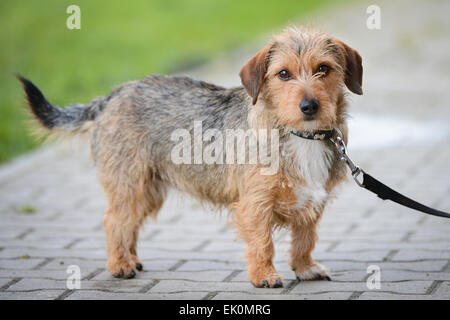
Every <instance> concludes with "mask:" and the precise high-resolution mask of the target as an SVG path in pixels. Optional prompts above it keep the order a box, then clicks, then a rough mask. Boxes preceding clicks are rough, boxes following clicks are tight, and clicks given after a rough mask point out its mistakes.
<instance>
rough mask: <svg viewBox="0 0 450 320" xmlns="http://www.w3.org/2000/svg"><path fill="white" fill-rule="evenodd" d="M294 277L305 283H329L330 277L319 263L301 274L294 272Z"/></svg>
mask: <svg viewBox="0 0 450 320" xmlns="http://www.w3.org/2000/svg"><path fill="white" fill-rule="evenodd" d="M295 276H296V277H297V280H299V281H307V280H328V281H331V277H330V275H329V274H328V271H327V269H326V268H325V267H324V266H323V265H321V264H320V263H317V264H315V265H314V266H312V267H311V268H309V269H308V270H305V271H303V272H297V271H295Z"/></svg>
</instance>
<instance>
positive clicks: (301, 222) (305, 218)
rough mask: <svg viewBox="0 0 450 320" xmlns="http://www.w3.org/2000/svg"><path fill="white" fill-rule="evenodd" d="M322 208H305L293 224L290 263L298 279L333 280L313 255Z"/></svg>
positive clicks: (296, 216)
mask: <svg viewBox="0 0 450 320" xmlns="http://www.w3.org/2000/svg"><path fill="white" fill-rule="evenodd" d="M321 214H322V209H312V208H308V207H307V208H304V209H303V210H301V211H299V212H298V214H296V215H295V218H294V220H293V223H292V225H291V239H292V240H291V251H290V253H291V261H290V265H291V268H292V270H293V271H294V272H295V275H296V277H297V279H298V280H300V281H302V280H324V279H326V280H331V278H330V276H329V274H328V271H327V269H326V268H325V267H324V266H322V265H321V264H320V263H317V262H315V261H314V259H313V258H312V256H311V253H312V251H313V250H314V247H315V244H316V241H317V239H318V237H317V230H316V229H317V224H318V221H319V218H320V216H321Z"/></svg>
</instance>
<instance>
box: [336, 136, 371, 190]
mask: <svg viewBox="0 0 450 320" xmlns="http://www.w3.org/2000/svg"><path fill="white" fill-rule="evenodd" d="M335 132H336V133H337V135H336V137H331V138H330V140H331V142H333V144H334V145H335V147H336V149H337V150H338V152H339V154H340V155H341V160H343V161H345V163H346V164H347V166H348V167H349V168H350V171H351V173H352V177H353V179H354V180H355V182H356V184H357V185H358V186H360V187H364V185H363V183H362V181H360V180H358V177H359V175H360V174H361V173H363V172H364V171H363V170H362V169H361V168H360V167H358V166H357V165H356V164H355V163H354V162H353V160H352V159H351V158H350V157H349V156H348V154H347V146H346V145H345V143H344V140H343V138H342V137H343V135H342V132H341V130H339V129H337V128H336V129H335Z"/></svg>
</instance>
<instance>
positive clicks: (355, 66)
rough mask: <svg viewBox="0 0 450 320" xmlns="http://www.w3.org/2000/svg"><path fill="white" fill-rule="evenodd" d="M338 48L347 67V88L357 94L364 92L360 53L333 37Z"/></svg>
mask: <svg viewBox="0 0 450 320" xmlns="http://www.w3.org/2000/svg"><path fill="white" fill-rule="evenodd" d="M331 41H332V42H334V43H335V44H336V45H337V46H338V48H339V51H340V52H339V54H340V55H341V58H342V60H343V65H344V68H345V85H346V86H347V88H348V89H349V90H350V91H351V92H353V93H356V94H359V95H361V94H363V91H362V75H363V67H362V59H361V56H360V55H359V53H358V51H356V50H355V49H352V48H350V47H349V46H348V45H346V44H345V43H343V42H342V41H341V40H338V39H335V38H333V39H331Z"/></svg>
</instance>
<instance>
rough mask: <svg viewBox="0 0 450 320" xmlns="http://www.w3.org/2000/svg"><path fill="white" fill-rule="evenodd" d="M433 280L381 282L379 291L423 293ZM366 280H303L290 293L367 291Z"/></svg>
mask: <svg viewBox="0 0 450 320" xmlns="http://www.w3.org/2000/svg"><path fill="white" fill-rule="evenodd" d="M432 283H433V281H415V280H413V281H405V282H381V289H380V291H387V292H394V293H404V294H411V293H414V294H425V293H426V292H427V290H428V289H429V288H430V286H431V284H432ZM368 290H369V289H368V288H367V285H366V282H333V281H303V282H300V283H299V284H298V285H297V286H295V287H294V288H293V289H292V290H291V293H292V294H310V293H320V292H333V291H337V292H343V291H351V292H354V291H368Z"/></svg>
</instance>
